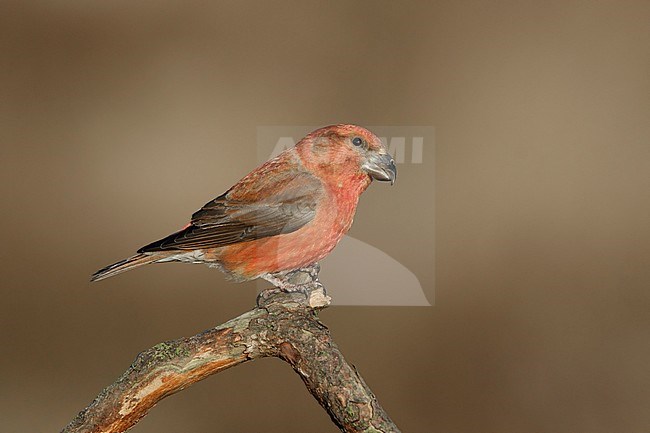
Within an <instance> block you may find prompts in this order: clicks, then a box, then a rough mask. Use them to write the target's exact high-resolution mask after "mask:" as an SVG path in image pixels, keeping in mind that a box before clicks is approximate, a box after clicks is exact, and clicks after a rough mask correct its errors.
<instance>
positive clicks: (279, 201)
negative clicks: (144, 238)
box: [138, 172, 322, 253]
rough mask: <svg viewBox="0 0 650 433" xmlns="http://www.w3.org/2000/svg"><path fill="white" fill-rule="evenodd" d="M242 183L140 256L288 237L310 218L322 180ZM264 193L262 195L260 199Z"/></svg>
mask: <svg viewBox="0 0 650 433" xmlns="http://www.w3.org/2000/svg"><path fill="white" fill-rule="evenodd" d="M270 179H273V181H270ZM242 182H243V183H245V186H246V188H241V183H240V184H237V185H236V186H235V187H233V188H231V189H230V190H229V191H228V192H226V193H225V194H223V195H221V196H219V197H217V198H215V199H214V200H212V201H210V202H209V203H207V204H206V205H205V206H203V207H202V208H201V209H200V210H198V211H197V212H196V213H194V215H192V222H191V224H190V225H189V226H188V227H186V228H185V229H183V230H181V231H179V232H177V233H174V234H172V235H170V236H167V237H166V238H164V239H161V240H159V241H156V242H153V243H151V244H149V245H147V246H145V247H143V248H141V249H140V250H138V252H139V253H144V252H154V251H166V250H194V249H200V248H216V247H222V246H226V245H231V244H235V243H239V242H246V241H250V240H254V239H260V238H264V237H269V236H275V235H279V234H282V233H291V232H293V231H296V230H298V229H299V228H300V227H302V226H304V225H305V224H307V223H309V222H310V221H311V220H312V219H313V218H314V215H315V214H316V205H317V203H318V200H319V198H320V194H321V193H322V184H321V182H320V180H318V179H317V178H316V177H314V176H313V175H311V174H309V173H306V172H297V173H296V172H290V173H286V174H282V175H280V176H278V174H277V173H275V174H274V176H267V177H266V179H265V178H264V177H262V176H257V177H247V178H245V179H244V180H243V181H242ZM251 191H253V192H254V193H252V194H251V193H250V192H251ZM262 191H264V193H265V194H259V193H260V192H262ZM246 192H249V193H246ZM260 195H263V197H260Z"/></svg>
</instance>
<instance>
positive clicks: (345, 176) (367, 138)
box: [296, 125, 397, 186]
mask: <svg viewBox="0 0 650 433" xmlns="http://www.w3.org/2000/svg"><path fill="white" fill-rule="evenodd" d="M296 147H297V148H298V152H299V154H300V156H301V158H302V160H303V163H305V165H307V166H309V168H310V169H312V170H314V171H316V172H318V173H319V174H321V175H322V176H324V177H329V178H332V179H337V180H341V179H342V180H350V179H360V180H361V181H364V183H366V186H367V184H369V183H370V181H371V180H372V179H375V180H379V181H384V182H390V183H391V184H393V183H394V182H395V178H396V177H397V167H395V161H394V160H393V157H392V156H391V155H390V154H389V153H388V151H387V150H386V147H385V146H384V144H383V143H382V142H381V140H379V137H377V136H376V135H375V134H373V133H372V132H370V131H368V130H367V129H366V128H362V127H361V126H357V125H332V126H326V127H324V128H320V129H317V130H315V131H313V132H311V133H310V134H308V135H307V136H306V137H305V138H303V139H302V140H301V141H300V142H299V143H298V144H297V145H296Z"/></svg>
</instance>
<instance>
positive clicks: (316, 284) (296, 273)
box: [258, 263, 325, 299]
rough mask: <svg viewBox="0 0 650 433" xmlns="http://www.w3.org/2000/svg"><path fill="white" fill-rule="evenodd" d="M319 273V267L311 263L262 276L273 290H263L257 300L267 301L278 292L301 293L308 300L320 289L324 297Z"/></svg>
mask: <svg viewBox="0 0 650 433" xmlns="http://www.w3.org/2000/svg"><path fill="white" fill-rule="evenodd" d="M319 271H320V265H319V264H318V263H313V264H311V265H309V266H305V267H303V268H299V269H295V270H292V271H283V272H276V273H274V274H266V275H262V278H264V279H265V280H266V281H268V282H269V283H271V284H273V285H274V286H275V288H273V289H267V290H264V291H263V292H262V293H260V295H259V297H258V298H262V299H268V298H269V297H271V296H272V295H274V294H277V293H279V292H289V293H291V292H301V293H303V294H304V295H305V298H306V299H309V297H310V295H311V293H312V292H313V291H314V290H316V289H321V290H322V292H323V296H325V287H323V285H322V284H321V282H320V281H319V280H318V272H319Z"/></svg>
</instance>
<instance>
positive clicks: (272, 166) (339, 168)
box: [91, 125, 397, 283]
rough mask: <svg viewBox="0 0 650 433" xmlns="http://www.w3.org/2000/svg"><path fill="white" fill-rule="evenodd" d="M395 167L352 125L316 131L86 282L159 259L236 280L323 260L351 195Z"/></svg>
mask: <svg viewBox="0 0 650 433" xmlns="http://www.w3.org/2000/svg"><path fill="white" fill-rule="evenodd" d="M396 175H397V169H396V167H395V163H394V161H393V158H392V157H391V156H390V154H389V153H388V152H387V151H386V148H385V147H384V145H383V144H382V143H381V141H380V140H379V138H377V136H375V135H374V134H373V133H372V132H370V131H368V130H367V129H365V128H362V127H360V126H355V125H333V126H327V127H325V128H321V129H317V130H316V131H313V132H311V133H310V134H308V135H307V136H306V137H305V138H303V139H302V140H300V142H298V144H296V146H295V147H293V148H291V149H287V150H285V151H284V152H282V153H281V154H280V155H278V156H277V157H276V158H273V159H271V160H270V161H267V162H266V163H264V164H262V165H261V166H259V167H257V168H256V169H255V170H253V171H252V172H251V173H249V174H248V175H247V176H246V177H244V178H243V179H242V180H240V181H239V182H238V183H237V184H235V185H234V186H233V187H232V188H230V189H229V190H228V191H227V192H226V193H224V194H223V195H221V196H219V197H217V198H215V199H214V200H212V201H211V202H209V203H207V204H206V205H205V206H203V207H202V208H201V209H200V210H198V211H197V212H196V213H194V215H192V220H191V222H190V223H189V224H188V225H187V226H186V227H185V228H183V229H182V230H181V231H179V232H176V233H174V234H172V235H169V236H167V237H166V238H164V239H161V240H159V241H156V242H153V243H151V244H149V245H147V246H145V247H142V248H140V249H139V250H138V254H136V255H135V256H133V257H130V258H128V259H125V260H122V261H120V262H117V263H115V264H112V265H110V266H107V267H105V268H104V269H101V270H99V271H97V272H96V273H95V274H93V276H92V278H91V281H98V280H102V279H104V278H108V277H112V276H113V275H116V274H119V273H121V272H124V271H128V270H130V269H134V268H136V267H138V266H142V265H146V264H149V263H160V262H171V261H178V262H189V263H204V264H207V265H209V266H214V267H217V268H219V269H221V270H222V271H224V272H225V273H226V274H228V275H229V276H231V277H232V278H234V279H236V280H239V281H242V280H250V279H254V278H258V277H261V278H264V279H267V280H269V281H271V282H272V283H276V282H277V278H276V276H277V275H281V273H282V272H285V271H290V270H294V269H299V268H302V267H306V266H309V265H312V264H314V263H316V262H318V261H319V260H321V259H322V258H323V257H325V256H326V255H327V254H328V253H329V252H330V251H332V249H333V248H334V247H335V246H336V244H337V243H338V242H339V241H340V240H341V238H342V237H343V235H344V234H345V233H346V232H347V231H348V230H349V229H350V226H351V225H352V219H353V217H354V213H355V211H356V208H357V203H358V201H359V196H360V195H361V193H362V192H363V191H365V189H366V188H367V187H368V186H369V185H370V183H371V182H372V180H373V179H376V180H380V181H390V182H391V184H392V183H393V182H394V181H395V177H396Z"/></svg>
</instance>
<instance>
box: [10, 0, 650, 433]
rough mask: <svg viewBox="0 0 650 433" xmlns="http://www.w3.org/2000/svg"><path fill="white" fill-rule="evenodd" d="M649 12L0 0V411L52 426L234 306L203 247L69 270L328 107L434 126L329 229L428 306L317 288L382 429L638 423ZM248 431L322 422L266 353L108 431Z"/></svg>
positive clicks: (34, 428) (648, 149)
mask: <svg viewBox="0 0 650 433" xmlns="http://www.w3.org/2000/svg"><path fill="white" fill-rule="evenodd" d="M648 22H650V3H648V2H647V1H638V2H633V1H618V2H615V1H550V2H528V1H526V2H511V1H498V2H478V1H477V2H469V1H434V2H429V3H424V2H422V3H409V2H399V3H397V2H366V1H357V2H327V3H325V2H320V3H315V2H310V3H307V4H305V3H304V2H280V3H266V2H250V3H241V2H198V1H184V2H181V1H178V0H167V1H165V0H162V1H155V2H153V1H146V2H127V1H104V2H83V1H54V0H52V1H33V2H24V1H15V0H4V1H3V2H2V3H0V140H1V143H2V145H1V148H0V161H1V162H0V164H1V167H0V193H1V194H2V201H3V205H2V214H1V215H0V218H1V221H0V223H1V224H0V227H1V229H0V230H2V233H1V236H2V240H3V245H4V248H2V250H1V252H0V254H1V255H2V257H1V258H2V260H1V262H0V263H1V264H2V265H1V266H2V282H1V288H2V293H1V296H2V302H1V305H0V326H1V328H0V329H2V332H1V333H0V348H1V349H0V350H1V356H0V371H1V372H2V373H0V383H1V386H0V430H1V431H2V432H47V431H58V430H59V429H61V428H62V427H63V426H65V425H66V424H67V423H68V422H69V421H70V420H71V419H72V418H73V417H74V416H75V415H76V413H77V412H78V411H79V410H80V409H82V408H83V407H85V406H86V405H87V404H88V403H89V402H90V401H91V400H92V399H93V398H94V397H95V396H96V394H97V393H98V392H99V391H100V390H101V389H102V388H103V387H104V386H106V385H108V384H109V383H111V382H113V381H114V380H115V379H116V378H117V377H118V376H119V375H120V374H121V373H122V372H123V371H124V370H125V369H126V368H127V367H128V365H129V364H130V363H131V361H132V360H133V359H134V357H135V356H136V354H137V353H138V352H140V351H141V350H144V349H146V348H149V347H151V346H153V345H154V344H156V343H158V342H160V341H164V340H169V339H175V338H179V337H182V336H189V335H192V334H195V333H197V332H199V331H201V330H204V329H207V328H209V327H212V326H215V325H217V324H219V323H222V322H224V321H226V320H227V319H229V318H231V317H234V316H236V315H238V314H240V313H241V312H243V311H245V310H247V309H249V308H250V307H251V306H252V305H253V302H254V296H255V284H254V283H247V284H243V285H234V284H232V283H230V282H227V281H226V280H225V279H224V278H223V276H222V275H221V274H220V273H219V272H217V271H214V270H211V269H208V268H206V267H203V266H189V265H180V264H179V265H175V264H168V265H164V266H151V267H148V268H143V269H140V270H138V271H135V272H131V273H128V274H124V275H122V276H119V277H116V278H113V279H110V280H107V281H105V282H102V283H101V284H93V285H92V286H91V285H90V284H89V283H88V277H89V275H90V274H91V273H92V272H94V271H95V270H97V269H98V268H100V267H103V266H104V265H107V264H108V263H111V262H113V261H116V260H118V259H120V258H122V257H124V256H128V255H129V254H130V253H132V252H133V251H134V250H135V249H137V248H138V247H140V246H142V245H144V244H146V243H148V242H150V241H152V240H155V239H158V238H160V237H161V236H164V235H166V234H168V233H170V232H171V231H174V230H176V229H177V228H179V227H180V226H182V225H183V224H184V223H185V222H186V220H187V218H188V217H189V215H190V214H191V213H192V212H193V211H194V210H196V209H197V208H198V207H200V206H201V205H203V203H205V202H207V201H208V200H210V199H211V198H213V197H215V196H216V195H218V194H221V193H222V192H223V191H225V190H226V189H227V188H228V187H229V186H230V185H232V184H233V183H234V182H236V181H237V180H238V179H239V178H240V177H242V176H243V175H244V174H246V173H247V172H249V171H250V170H251V169H252V168H253V167H254V166H255V165H256V152H257V148H256V129H257V127H258V126H259V125H314V124H315V125H326V124H330V123H336V122H353V123H359V124H362V125H405V126H408V125H430V126H433V127H434V128H435V135H436V148H435V157H433V156H434V155H430V154H427V153H426V152H427V151H428V150H427V148H425V149H424V151H425V154H424V161H425V162H426V163H425V164H421V165H408V164H404V165H403V166H401V167H400V178H399V180H398V183H397V184H396V185H395V186H394V187H392V188H389V187H387V186H385V185H373V187H372V188H370V189H369V190H368V191H367V192H366V194H364V197H363V198H362V200H361V204H360V208H359V211H358V214H357V218H356V222H355V225H354V227H353V229H352V231H351V233H350V234H351V235H352V236H354V237H355V238H357V239H360V240H362V241H364V242H366V243H368V244H371V245H373V246H375V247H377V248H380V249H381V250H382V251H385V252H387V253H389V254H390V255H391V257H393V258H395V259H396V260H398V261H399V262H400V263H402V264H403V265H405V266H406V267H408V269H410V270H411V271H412V272H413V273H414V274H415V275H417V276H418V278H419V279H420V283H421V284H422V286H423V288H424V289H425V290H428V291H429V292H430V291H431V290H433V288H434V286H435V306H432V307H410V308H409V307H333V308H330V309H328V310H327V311H324V312H323V313H322V319H323V321H324V322H325V323H326V324H327V325H328V326H329V327H330V329H331V331H332V334H333V336H334V338H335V340H336V341H337V342H338V344H339V345H340V347H341V349H342V351H343V353H345V354H346V356H347V358H348V359H349V360H350V361H351V362H352V363H354V364H355V365H356V366H357V367H358V369H359V370H360V372H361V373H362V375H363V376H364V378H365V380H366V381H367V383H368V384H369V385H370V386H371V388H372V389H373V391H374V392H375V393H376V395H377V396H378V398H379V400H380V402H381V403H382V404H383V406H384V407H385V408H386V410H387V411H388V412H389V413H390V415H391V416H392V417H393V419H394V420H395V422H396V423H397V424H398V425H399V426H400V427H401V428H402V430H403V431H404V432H405V433H406V432H495V431H498V432H513V433H521V432H535V433H539V432H553V433H561V432H576V431H579V432H590V433H597V432H603V433H605V432H607V433H611V432H647V431H648V426H650V411H648V407H650V369H649V368H648V365H650V344H649V337H650V314H649V311H650V309H649V307H650V291H649V290H648V288H649V287H650V266H648V265H649V262H650V224H649V215H650V198H649V194H648V192H649V190H650V175H649V174H650V142H649V139H650V122H649V121H648V119H649V115H650V99H649V95H650V55H649V51H648V47H649V46H650V32H649V31H648ZM429 149H430V148H429ZM434 191H435V195H434ZM434 197H435V202H434ZM387 204H388V206H387ZM434 205H435V208H434ZM434 209H435V224H434V223H433V214H434ZM434 235H435V269H436V272H435V274H434V272H433V268H434V263H432V260H431V259H430V258H431V257H432V255H431V254H430V250H427V249H431V248H433V245H432V243H431V240H432V239H434ZM359 260H363V257H360V258H359ZM395 290H399V287H395ZM429 292H428V293H429ZM430 300H431V301H432V303H433V299H430ZM260 430H264V431H266V432H269V433H271V432H335V431H337V430H336V428H335V427H334V426H333V425H332V424H331V422H330V420H329V418H328V416H327V415H326V413H325V412H324V411H323V410H322V409H321V408H320V406H318V404H317V403H316V402H315V401H314V400H313V399H312V398H311V397H310V396H309V394H308V393H307V391H306V390H305V388H304V386H303V384H302V382H301V381H300V380H299V378H298V377H297V376H296V375H295V374H294V373H293V372H292V371H291V369H290V368H288V367H287V366H286V365H284V364H283V363H282V362H281V361H279V360H275V359H268V360H261V361H257V362H254V363H250V364H247V365H243V366H240V367H237V368H234V369H232V370H228V371H225V372H223V373H221V374H219V375H217V376H214V377H211V378H208V379H207V380H205V381H203V382H201V383H199V384H196V385H194V386H192V387H191V388H189V389H187V390H185V391H183V392H181V393H179V394H176V395H174V396H172V397H169V398H167V399H165V400H164V401H162V402H161V403H160V404H159V405H158V406H157V407H156V408H154V409H153V410H152V411H151V413H150V414H149V416H147V417H146V418H145V419H143V420H142V421H141V422H140V423H139V424H138V425H137V426H136V427H135V428H134V429H133V431H134V432H137V433H145V432H177V431H183V432H201V433H203V432H247V431H260Z"/></svg>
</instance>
